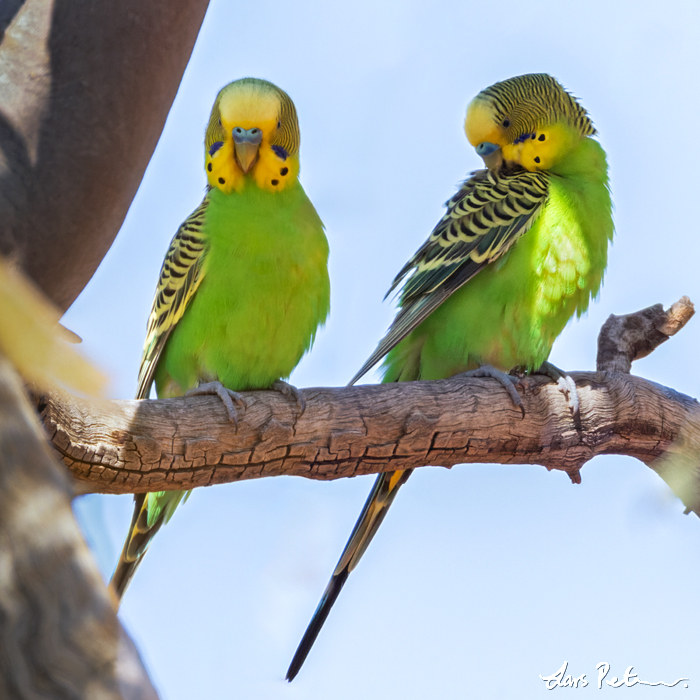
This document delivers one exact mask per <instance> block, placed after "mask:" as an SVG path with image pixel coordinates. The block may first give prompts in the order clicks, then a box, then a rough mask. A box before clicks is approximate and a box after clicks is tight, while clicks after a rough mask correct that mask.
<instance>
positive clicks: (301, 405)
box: [272, 379, 306, 416]
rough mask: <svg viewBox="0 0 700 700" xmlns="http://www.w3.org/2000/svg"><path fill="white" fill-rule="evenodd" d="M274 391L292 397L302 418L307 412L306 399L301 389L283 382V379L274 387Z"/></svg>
mask: <svg viewBox="0 0 700 700" xmlns="http://www.w3.org/2000/svg"><path fill="white" fill-rule="evenodd" d="M272 389H273V390H274V391H279V392H280V394H283V395H284V396H291V397H292V398H293V399H294V400H295V401H296V403H297V408H298V409H299V415H300V416H301V415H302V414H303V413H304V411H305V410H306V399H305V398H304V394H303V392H302V391H301V389H297V388H296V387H295V386H294V385H293V384H289V383H288V382H283V381H282V380H281V379H280V380H279V381H277V382H275V383H274V384H273V385H272Z"/></svg>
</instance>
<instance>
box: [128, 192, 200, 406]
mask: <svg viewBox="0 0 700 700" xmlns="http://www.w3.org/2000/svg"><path fill="white" fill-rule="evenodd" d="M207 204H208V198H207V197H205V198H204V200H203V201H202V203H201V204H200V205H199V206H198V207H197V209H195V210H194V211H193V212H192V214H190V216H189V217H187V219H185V221H184V222H183V223H182V225H181V226H180V228H179V229H178V230H177V233H176V234H175V236H174V237H173V240H172V241H171V243H170V248H169V249H168V252H167V254H166V256H165V260H164V261H163V267H162V268H161V270H160V277H159V278H158V286H157V287H156V294H155V298H154V300H153V308H152V309H151V315H150V316H149V319H148V332H147V334H146V341H145V343H144V348H143V356H142V358H141V367H140V368H139V385H138V391H137V393H136V398H137V399H146V398H148V394H149V393H150V390H151V384H152V383H153V377H154V375H155V371H156V367H157V366H158V360H159V359H160V356H161V354H162V352H163V348H164V347H165V343H166V341H167V340H168V337H169V336H170V333H172V331H173V329H174V328H175V326H176V324H177V322H178V321H179V320H180V319H181V318H182V316H183V314H184V313H185V309H186V308H187V305H188V304H189V303H190V301H192V297H193V296H194V293H195V292H196V291H197V288H198V287H199V285H200V283H201V282H202V279H203V278H204V273H205V268H204V266H205V262H206V256H207V250H208V247H207V240H206V236H205V234H204V219H205V216H206V209H207Z"/></svg>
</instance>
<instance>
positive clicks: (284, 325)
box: [112, 78, 330, 598]
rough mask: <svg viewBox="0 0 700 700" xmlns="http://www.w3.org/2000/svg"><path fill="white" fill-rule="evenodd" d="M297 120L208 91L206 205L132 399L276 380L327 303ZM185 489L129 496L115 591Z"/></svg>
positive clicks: (159, 301) (266, 101) (161, 306)
mask: <svg viewBox="0 0 700 700" xmlns="http://www.w3.org/2000/svg"><path fill="white" fill-rule="evenodd" d="M299 140H300V137H299V123H298V120H297V113H296V108H295V107H294V103H293V102H292V100H291V99H290V97H289V96H288V95H287V93H285V92H284V91H282V90H280V89H279V88H278V87H277V86H275V85H273V84H272V83H269V82H267V81H265V80H258V79H254V78H243V79H242V80H236V81H234V82H232V83H229V84H228V85H227V86H226V87H224V88H223V89H222V90H221V91H220V92H219V94H218V95H217V97H216V101H215V102H214V106H213V108H212V111H211V117H210V119H209V124H208V126H207V130H206V137H205V149H206V152H205V168H206V175H207V179H208V186H207V190H206V194H205V195H204V200H203V201H202V203H201V204H200V205H199V207H197V209H195V211H194V212H193V213H192V214H191V215H190V216H189V217H188V218H187V219H186V220H185V222H184V223H183V224H182V225H181V226H180V228H179V230H178V231H177V233H176V234H175V237H174V238H173V240H172V243H171V244H170V249H169V250H168V253H167V255H166V256H165V261H164V262H163V267H162V269H161V272H160V279H159V280H158V286H157V288H156V294H155V299H154V301H153V309H152V311H151V315H150V318H149V322H148V333H147V337H146V342H145V345H144V350H143V358H142V360H141V369H140V372H139V386H138V393H137V398H140V399H145V398H148V395H149V393H150V389H151V384H152V383H153V381H155V383H156V390H157V393H158V396H159V397H171V396H180V395H182V394H185V393H188V392H189V393H191V390H195V392H198V391H199V392H200V393H201V389H202V388H203V390H204V392H214V393H217V394H218V395H219V396H220V397H221V399H222V400H223V401H224V403H225V404H226V408H227V411H228V413H229V417H230V418H231V419H232V420H233V421H234V422H235V420H236V410H235V407H234V405H233V401H232V399H233V400H235V401H237V402H238V403H239V404H240V403H241V398H240V397H239V396H238V395H237V394H236V393H235V392H237V391H242V390H247V389H269V388H277V389H280V390H282V391H284V392H285V393H292V394H294V396H295V397H296V398H297V400H298V401H300V403H301V404H302V406H303V399H302V397H301V395H300V393H299V392H298V391H297V390H296V389H294V388H293V387H290V386H289V385H287V384H286V383H284V382H281V381H280V380H282V379H283V378H285V377H288V376H289V374H290V373H291V371H292V370H293V369H294V367H295V366H296V365H297V364H298V362H299V360H300V359H301V358H302V356H303V355H304V353H305V352H306V351H307V350H309V348H310V347H311V345H312V343H313V341H314V337H315V335H316V331H317V330H318V328H319V327H320V326H321V325H322V324H323V323H324V322H325V320H326V318H327V316H328V313H329V308H330V285H329V279H328V242H327V240H326V236H325V233H324V229H323V224H322V223H321V220H320V218H319V216H318V214H317V213H316V210H315V209H314V207H313V205H312V204H311V202H310V201H309V198H308V197H307V196H306V193H305V192H304V190H303V189H302V186H301V184H300V182H299ZM189 493H190V492H184V491H163V492H159V493H149V494H139V495H136V496H135V501H136V503H135V508H134V516H133V519H132V522H131V527H130V529H129V533H128V535H127V538H126V542H125V544H124V549H123V551H122V554H121V557H120V559H119V562H118V564H117V567H116V570H115V572H114V575H113V577H112V586H113V589H114V590H115V592H116V593H117V595H118V596H119V597H120V598H121V596H122V595H123V593H124V591H125V589H126V587H127V585H128V584H129V581H130V580H131V577H132V576H133V575H134V572H135V570H136V568H137V566H138V565H139V563H140V561H141V559H142V557H143V555H144V553H145V551H146V548H147V547H148V545H149V543H150V541H151V540H152V538H153V536H154V535H155V534H156V532H158V530H159V528H160V527H161V526H162V525H163V524H164V523H167V522H168V520H169V519H170V518H171V517H172V515H173V512H174V511H175V509H176V508H177V506H178V504H179V503H180V502H181V501H182V500H183V498H187V496H188V495H189Z"/></svg>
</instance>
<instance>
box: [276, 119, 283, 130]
mask: <svg viewBox="0 0 700 700" xmlns="http://www.w3.org/2000/svg"><path fill="white" fill-rule="evenodd" d="M281 126H282V122H281V121H278V122H277V128H278V129H279V128H280V127H281Z"/></svg>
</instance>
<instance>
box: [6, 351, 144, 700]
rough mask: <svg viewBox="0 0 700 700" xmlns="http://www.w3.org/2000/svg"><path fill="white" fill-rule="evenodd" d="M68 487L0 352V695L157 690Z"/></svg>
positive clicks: (29, 699) (121, 698) (30, 697)
mask: <svg viewBox="0 0 700 700" xmlns="http://www.w3.org/2000/svg"><path fill="white" fill-rule="evenodd" d="M71 496H72V490H71V486H70V483H69V479H68V476H67V474H66V472H65V469H63V468H62V467H61V466H60V465H59V464H58V463H57V462H56V460H55V458H54V455H53V454H52V451H51V450H50V448H49V447H48V445H47V444H46V440H45V436H44V434H43V432H42V429H41V425H40V424H39V421H38V420H37V416H36V412H35V411H34V410H33V408H32V406H31V405H30V403H29V401H28V400H27V398H26V396H25V394H24V389H23V386H22V382H21V380H20V379H19V377H18V376H17V375H16V374H15V372H14V370H13V369H12V367H11V366H10V364H9V362H7V360H6V359H4V357H3V356H2V355H0V698H7V699H8V700H9V699H10V698H12V699H13V700H35V699H36V700H39V698H42V699H48V698H51V699H52V700H54V699H55V700H63V699H64V698H65V699H66V700H69V699H75V698H85V699H86V700H87V699H92V698H94V699H95V700H97V699H98V698H99V699H100V700H157V695H156V693H155V691H154V690H153V687H152V686H151V684H150V681H149V679H148V676H147V675H146V672H145V670H144V669H143V666H142V665H141V661H140V659H139V656H138V653H137V652H136V649H135V648H134V646H133V644H132V642H131V641H130V640H129V638H128V637H127V636H126V634H125V633H124V631H123V629H122V627H121V625H120V624H119V622H118V621H117V617H116V614H115V608H114V605H113V602H112V600H111V598H110V595H109V593H108V591H107V589H106V587H105V585H104V584H103V582H102V579H101V578H100V574H99V572H98V570H97V567H96V565H95V563H94V561H93V559H92V556H91V555H90V553H89V551H88V549H87V546H86V544H85V542H84V541H83V538H82V536H81V534H80V531H79V530H78V526H77V524H76V522H75V519H74V518H73V513H72V511H71V505H70V499H71Z"/></svg>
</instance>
